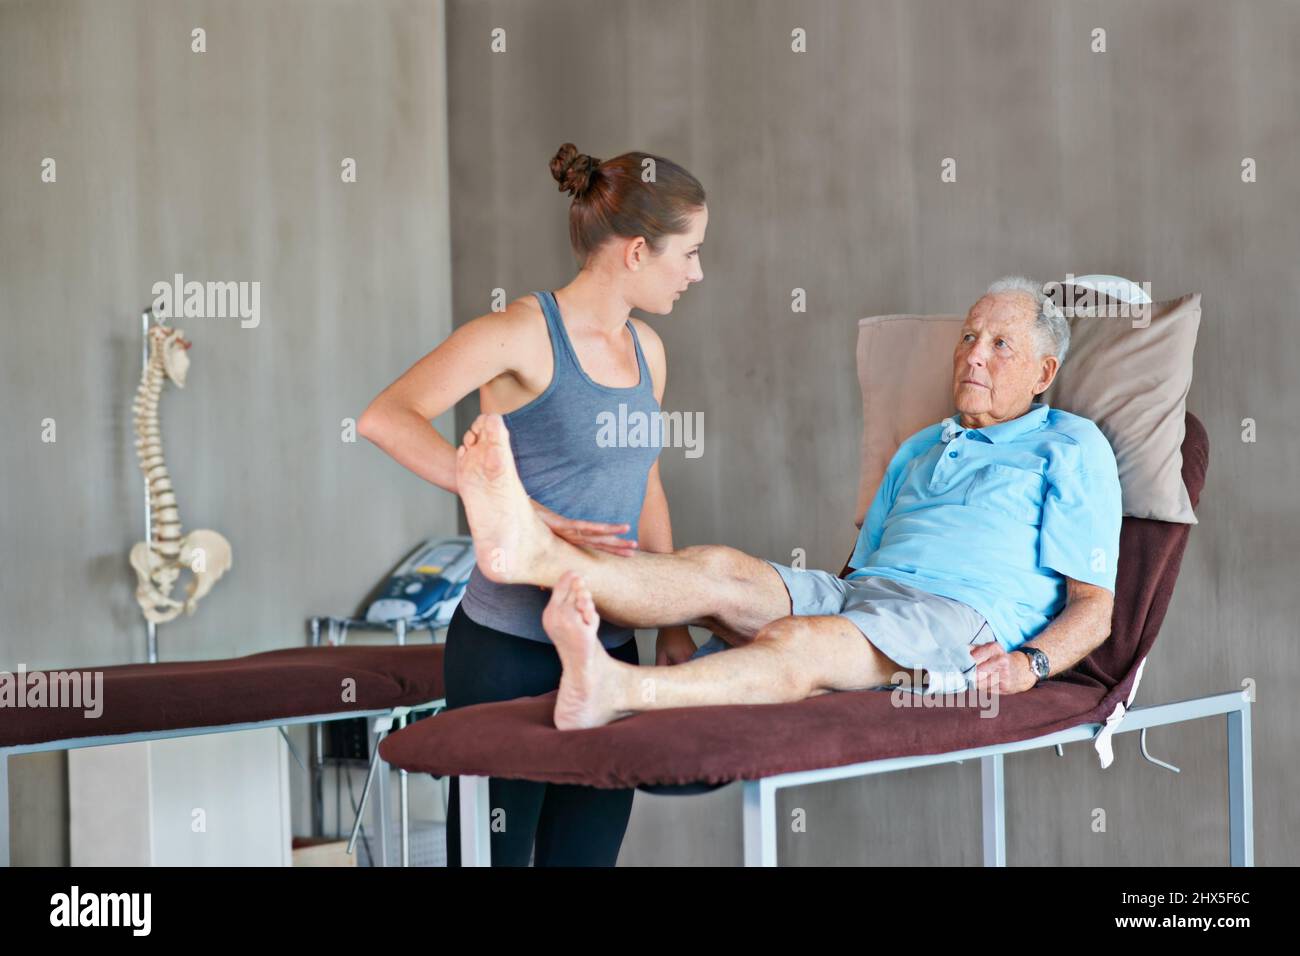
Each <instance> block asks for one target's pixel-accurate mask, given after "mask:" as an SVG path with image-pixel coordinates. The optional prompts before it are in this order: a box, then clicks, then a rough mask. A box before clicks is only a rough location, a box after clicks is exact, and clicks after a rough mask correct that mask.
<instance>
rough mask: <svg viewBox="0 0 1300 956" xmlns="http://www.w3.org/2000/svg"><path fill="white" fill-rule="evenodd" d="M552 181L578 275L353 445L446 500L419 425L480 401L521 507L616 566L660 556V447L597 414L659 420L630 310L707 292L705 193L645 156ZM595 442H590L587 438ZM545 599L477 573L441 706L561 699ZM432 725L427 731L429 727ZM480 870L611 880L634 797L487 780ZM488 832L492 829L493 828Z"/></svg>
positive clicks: (628, 656) (624, 645) (463, 355)
mask: <svg viewBox="0 0 1300 956" xmlns="http://www.w3.org/2000/svg"><path fill="white" fill-rule="evenodd" d="M550 166H551V175H552V176H554V177H555V179H556V181H557V182H558V183H559V184H560V185H559V188H560V190H561V191H567V192H568V193H569V195H571V196H572V197H573V202H572V204H571V205H570V207H569V240H570V243H571V244H572V246H573V250H574V252H575V254H576V255H577V257H578V261H579V262H580V263H581V269H580V270H579V272H578V274H577V276H575V277H574V279H573V280H572V281H571V282H570V283H569V284H568V285H566V286H564V287H563V288H561V289H557V290H556V291H554V292H534V293H532V294H531V295H527V296H524V297H522V298H519V299H516V300H515V301H513V302H511V303H510V305H509V306H508V307H507V308H506V310H505V311H504V312H492V313H488V314H486V315H481V316H479V317H478V318H476V319H473V320H472V321H470V322H467V323H465V324H464V325H463V326H461V327H460V328H458V329H456V331H455V332H453V333H452V334H451V336H450V337H448V338H447V340H446V341H445V342H443V343H442V344H441V345H439V346H438V347H437V348H436V349H434V350H433V351H432V352H430V353H429V354H428V355H426V356H425V357H424V358H422V359H421V360H420V361H419V362H417V363H416V364H415V365H414V366H412V367H411V368H410V369H409V370H408V371H407V372H406V373H405V374H404V375H402V377H401V378H399V379H398V380H397V381H396V382H394V383H393V384H392V385H390V386H388V388H386V389H384V391H383V392H382V393H380V395H379V396H378V397H377V398H376V399H375V400H374V401H373V402H371V403H370V407H369V408H367V409H366V411H365V413H364V414H363V415H362V416H361V420H360V421H359V422H358V430H359V431H360V433H361V434H362V435H364V436H365V437H366V438H368V439H369V440H370V441H372V442H374V443H375V444H376V445H378V446H379V447H380V448H382V449H383V450H384V451H385V452H387V453H388V454H389V455H391V456H392V457H393V458H394V459H396V460H397V461H398V462H399V463H400V464H402V465H404V466H405V467H407V468H409V469H410V470H411V471H413V472H415V473H416V474H417V475H419V476H420V477H421V478H424V479H425V480H427V481H430V482H432V483H433V484H435V485H437V486H439V487H440V488H445V489H447V490H448V491H451V492H455V491H456V448H455V446H454V445H452V444H451V443H449V442H448V441H447V440H446V439H445V438H443V437H442V436H441V435H439V434H438V433H437V431H435V430H434V429H433V428H432V427H431V426H430V423H429V420H430V419H432V418H435V417H437V416H438V415H441V414H442V413H443V412H445V411H447V410H448V409H449V408H451V407H452V406H453V405H455V404H456V403H457V402H458V401H460V400H461V399H462V398H463V397H464V396H465V395H467V394H469V392H470V391H471V390H473V389H478V393H479V401H480V405H481V408H482V410H483V411H484V412H498V413H501V414H502V415H504V416H505V421H506V424H507V426H508V427H509V429H510V435H511V441H512V444H513V446H514V454H515V461H516V464H517V465H518V468H519V474H520V477H521V478H522V479H523V483H524V487H525V488H526V489H527V491H528V494H529V497H530V498H532V501H533V507H534V508H536V509H537V511H538V513H539V514H540V515H541V517H542V519H543V520H544V521H545V522H546V523H547V524H548V525H549V526H550V527H551V529H552V530H553V531H555V533H556V534H558V535H560V536H561V537H563V538H566V539H567V540H569V541H571V542H573V543H574V544H578V545H581V546H584V547H589V548H596V549H600V550H604V551H610V552H613V553H615V554H621V555H629V554H632V553H634V552H635V550H636V549H637V548H638V547H639V548H642V549H645V550H649V551H671V550H672V548H673V537H672V527H671V524H670V522H669V517H668V502H667V499H666V498H665V497H664V490H663V486H662V484H661V483H660V481H659V464H658V455H659V449H658V448H646V447H610V442H609V441H608V434H609V430H608V428H607V427H606V428H605V431H604V434H600V433H601V428H602V425H601V423H602V422H608V421H609V420H610V419H606V418H605V417H604V416H605V415H606V414H610V415H612V416H613V419H612V420H613V421H619V420H620V419H622V420H627V419H625V418H622V416H620V414H619V412H620V409H619V406H620V405H624V406H626V407H627V408H626V411H627V413H629V414H630V413H632V412H643V413H646V414H654V413H657V412H658V411H659V403H660V401H661V400H662V398H663V391H664V382H665V380H666V376H667V369H666V364H665V359H664V348H663V343H662V342H661V341H660V339H659V336H658V335H656V334H655V333H654V331H653V330H652V329H651V328H650V326H648V325H647V324H646V323H645V322H643V321H641V320H640V319H632V318H629V313H630V311H631V310H632V309H634V308H635V309H641V310H642V311H644V312H651V313H655V314H658V315H667V314H668V313H670V312H671V311H672V309H673V303H674V302H676V300H677V299H678V297H679V296H681V294H682V293H683V292H685V291H686V289H687V288H688V287H689V286H690V284H691V283H692V282H699V281H700V280H701V279H703V278H704V273H703V271H702V270H701V268H700V251H699V250H700V244H701V243H702V242H703V240H704V231H705V227H706V226H707V224H708V210H707V207H706V206H705V202H704V189H703V188H702V187H701V186H700V184H699V182H698V181H697V180H696V179H695V177H694V176H692V175H691V174H690V173H688V172H687V171H686V170H684V169H682V168H681V167H680V166H678V165H677V164H675V163H673V162H671V161H669V160H667V159H664V158H662V157H659V156H653V155H650V154H647V153H639V152H632V153H624V154H623V155H622V156H618V157H616V158H614V159H609V160H605V161H604V162H601V161H600V160H596V159H593V158H592V157H590V156H587V155H585V154H583V153H579V152H578V151H577V149H576V148H575V147H574V145H573V144H572V143H565V144H564V145H563V146H561V147H560V149H559V151H558V152H557V153H556V154H555V157H554V158H553V159H552V160H551V164H550ZM598 436H599V437H598ZM548 597H549V594H548V593H547V592H545V591H542V590H541V589H539V588H534V587H530V586H526V585H500V584H494V583H493V582H491V581H489V580H487V578H485V577H483V576H482V575H481V574H480V573H479V571H478V569H477V568H475V569H474V571H473V573H472V574H471V576H470V581H469V585H468V587H467V588H466V591H465V597H464V599H463V600H462V602H461V605H460V607H459V608H458V609H457V610H456V614H455V616H454V617H453V618H452V621H451V624H450V627H449V628H448V631H447V648H446V657H445V683H446V689H447V706H448V707H449V708H450V707H464V706H467V705H470V704H478V703H483V702H486V701H496V700H509V699H511V698H515V697H528V696H536V695H538V694H545V693H547V692H549V691H552V690H554V689H556V688H557V687H558V686H559V682H560V673H561V668H560V660H559V656H558V654H557V653H556V651H555V648H554V646H553V645H552V644H551V642H550V639H549V638H548V637H547V636H546V632H545V631H544V630H543V629H542V610H543V608H545V606H546V601H547V599H548ZM599 634H600V639H601V642H602V643H603V644H604V645H605V647H607V648H608V649H609V650H610V653H611V654H613V655H614V656H615V657H616V658H618V659H620V660H623V661H626V662H628V663H636V662H637V650H636V642H635V641H634V640H633V639H632V638H633V635H632V631H631V630H628V629H626V628H618V627H612V626H609V625H606V624H602V625H601V627H600V632H599ZM694 652H695V644H694V642H693V641H692V640H691V637H690V633H689V631H688V630H687V629H686V628H684V627H681V628H665V629H663V630H660V631H659V636H658V640H657V644H656V658H657V662H658V663H660V664H664V663H673V664H675V663H678V662H680V661H683V660H686V659H688V658H689V657H690V656H691V655H692V654H693V653H694ZM434 719H435V720H436V719H437V718H434ZM489 790H490V793H491V807H492V812H493V814H494V815H495V814H496V813H497V812H498V811H504V818H503V820H502V822H503V823H504V830H502V831H501V832H495V831H496V830H497V828H496V827H494V828H493V830H494V832H493V833H492V846H491V850H492V862H493V864H501V865H504V866H526V865H527V864H528V858H529V854H530V852H533V855H534V862H535V863H536V865H538V866H581V865H592V866H613V865H614V863H615V861H616V860H617V858H618V851H619V846H620V845H621V843H622V841H623V833H624V831H625V830H626V829H627V820H628V816H629V814H630V813H631V810H632V796H633V791H631V790H599V789H596V788H592V787H581V786H572V785H557V784H545V783H533V782H531V781H525V780H497V779H493V780H492V781H491V784H490V785H489ZM457 791H458V787H457V782H456V780H454V779H453V780H452V781H451V798H450V806H449V808H448V820H447V861H448V864H449V865H451V866H458V865H459V862H460V830H459V823H460V819H459V811H458V802H459V794H458V792H457ZM494 819H501V818H499V817H495V816H494Z"/></svg>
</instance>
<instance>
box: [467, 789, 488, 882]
mask: <svg viewBox="0 0 1300 956" xmlns="http://www.w3.org/2000/svg"><path fill="white" fill-rule="evenodd" d="M489 780H490V778H489V777H467V776H462V777H461V778H460V865H461V866H491V865H492V843H491V831H490V829H489V820H488V815H489V813H490V809H491V808H490V807H489V805H488V803H489V791H488V782H489Z"/></svg>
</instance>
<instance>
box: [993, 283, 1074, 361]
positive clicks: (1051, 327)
mask: <svg viewBox="0 0 1300 956" xmlns="http://www.w3.org/2000/svg"><path fill="white" fill-rule="evenodd" d="M1002 292H1023V293H1024V294H1025V295H1027V296H1029V297H1030V298H1032V299H1033V300H1034V308H1035V310H1036V311H1037V313H1038V317H1037V321H1035V322H1034V335H1035V336H1036V337H1037V338H1038V357H1039V358H1042V357H1043V356H1044V355H1055V356H1056V361H1057V364H1058V366H1059V365H1064V364H1065V353H1066V352H1067V351H1069V348H1070V323H1069V321H1068V320H1067V319H1066V318H1065V316H1064V315H1062V314H1061V310H1060V309H1058V308H1057V307H1056V303H1055V302H1053V301H1052V299H1051V297H1050V296H1048V295H1047V294H1046V293H1045V292H1043V284H1042V283H1041V282H1035V281H1034V280H1033V279H1027V278H1025V277H1024V276H1003V277H1002V278H1001V279H998V280H997V281H996V282H994V283H993V284H992V285H990V286H989V287H988V290H987V291H986V292H985V293H984V294H985V295H997V294H999V293H1002Z"/></svg>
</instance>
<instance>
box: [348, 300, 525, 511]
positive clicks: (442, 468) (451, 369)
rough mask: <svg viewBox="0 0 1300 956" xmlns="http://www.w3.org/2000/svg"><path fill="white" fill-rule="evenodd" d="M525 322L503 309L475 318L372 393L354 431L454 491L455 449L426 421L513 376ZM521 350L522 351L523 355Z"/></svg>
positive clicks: (515, 371)
mask: <svg viewBox="0 0 1300 956" xmlns="http://www.w3.org/2000/svg"><path fill="white" fill-rule="evenodd" d="M525 326H526V321H524V316H523V315H522V314H521V313H520V312H519V311H517V310H516V311H514V312H513V313H512V311H511V310H510V309H507V310H506V311H505V312H493V313H488V314H487V315H482V316H479V317H478V318H476V319H473V320H472V321H470V322H467V323H465V324H464V325H462V326H461V327H460V328H458V329H456V330H455V331H454V332H452V334H451V335H450V336H448V337H447V339H446V340H445V341H444V342H443V343H442V344H441V345H439V346H438V347H437V348H435V349H434V350H433V351H432V352H430V353H429V354H428V355H426V356H424V358H422V359H420V360H419V361H418V362H416V363H415V364H414V365H412V366H411V367H410V368H409V369H407V370H406V372H404V373H403V374H402V376H401V377H400V378H398V379H397V381H395V382H393V384H391V385H389V386H388V387H387V388H386V389H384V390H383V391H382V392H380V393H379V395H378V396H376V397H375V399H374V401H372V402H371V403H370V405H369V406H367V408H366V410H365V411H364V412H363V413H362V414H361V418H360V419H359V420H358V421H357V431H358V432H359V433H360V434H361V435H362V436H363V437H365V438H367V439H369V440H370V441H371V442H374V444H376V445H378V446H379V448H381V449H382V450H383V451H384V452H386V453H387V454H388V455H390V456H391V457H392V458H393V459H394V460H396V461H397V462H398V463H399V464H400V465H402V466H403V467H405V468H407V469H409V470H411V471H412V472H414V473H415V474H417V475H419V476H420V477H421V478H423V479H424V480H425V481H428V482H431V483H432V484H435V485H437V486H438V487H439V488H445V489H446V490H447V491H450V492H452V493H455V491H456V447H455V446H454V445H453V444H452V443H451V442H449V441H448V440H447V439H445V438H444V437H443V436H442V435H440V434H439V433H438V430H437V429H436V428H434V427H433V425H432V424H430V420H431V419H434V418H437V417H438V416H439V415H441V414H443V413H444V412H446V411H447V410H449V409H451V408H452V407H453V406H455V404H456V403H457V402H459V401H460V400H461V399H462V398H464V397H465V396H466V395H468V394H469V393H470V392H472V391H474V390H475V389H477V388H480V387H482V386H484V385H486V384H487V383H489V382H491V381H492V380H493V379H496V378H498V377H499V376H504V375H513V374H519V372H520V370H519V369H518V368H517V366H518V365H519V364H520V363H519V362H518V361H517V359H516V358H515V356H517V355H519V354H521V352H523V351H524V350H523V349H521V348H520V346H526V345H527V343H526V342H524V341H522V340H524V339H526V338H527V337H528V336H527V331H526V328H525ZM524 354H526V352H525V353H524Z"/></svg>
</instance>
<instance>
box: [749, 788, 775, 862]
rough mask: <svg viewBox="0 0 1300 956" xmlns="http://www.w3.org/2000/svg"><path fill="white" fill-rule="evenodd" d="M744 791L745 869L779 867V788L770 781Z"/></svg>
mask: <svg viewBox="0 0 1300 956" xmlns="http://www.w3.org/2000/svg"><path fill="white" fill-rule="evenodd" d="M744 788H745V789H744V829H745V866H776V788H775V787H774V786H773V785H772V783H771V781H769V780H746V781H745V783H744Z"/></svg>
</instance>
